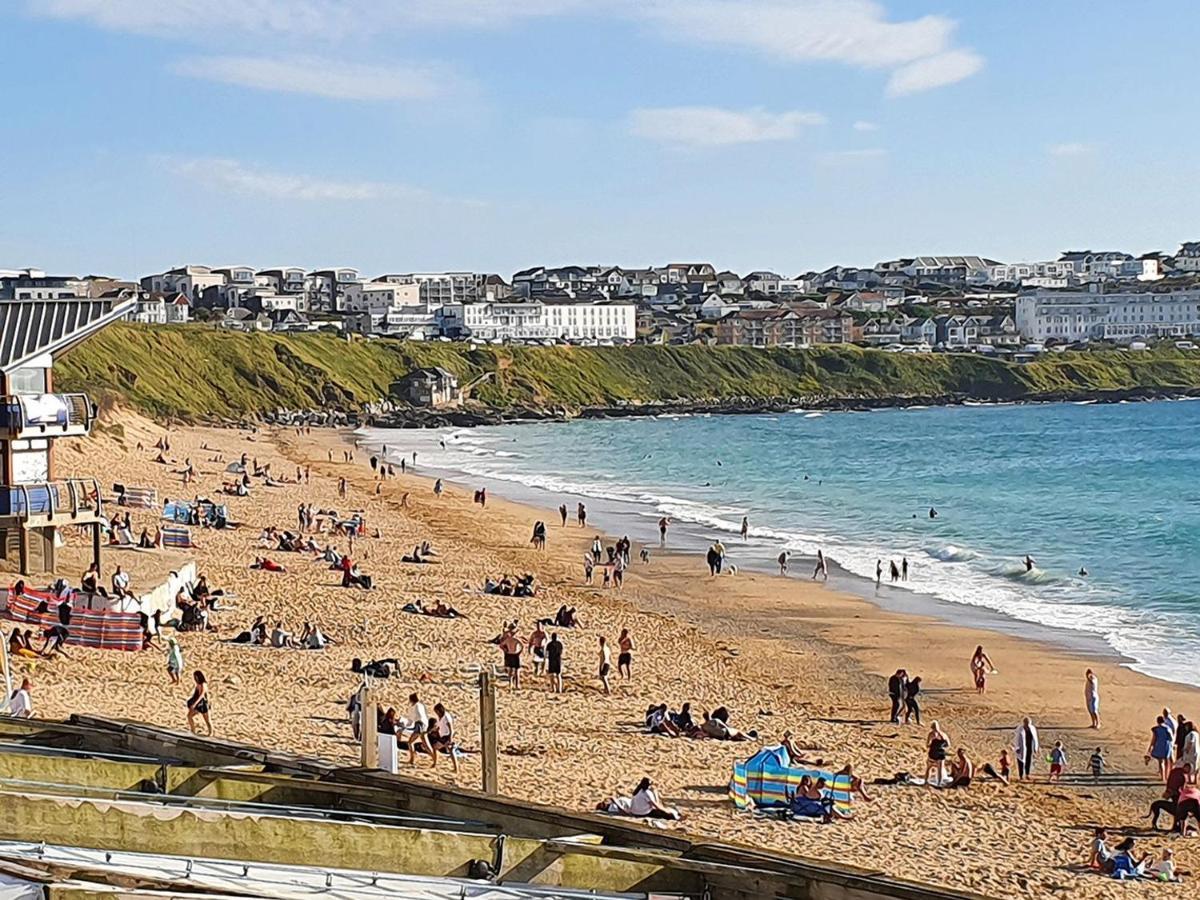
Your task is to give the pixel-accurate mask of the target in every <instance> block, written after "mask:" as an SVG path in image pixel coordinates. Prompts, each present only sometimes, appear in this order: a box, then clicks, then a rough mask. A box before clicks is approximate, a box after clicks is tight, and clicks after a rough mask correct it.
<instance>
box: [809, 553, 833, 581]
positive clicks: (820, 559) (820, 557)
mask: <svg viewBox="0 0 1200 900" xmlns="http://www.w3.org/2000/svg"><path fill="white" fill-rule="evenodd" d="M818 575H819V576H820V577H821V578H822V580H824V581H828V580H829V564H828V563H827V562H826V561H825V554H824V553H822V552H821V551H820V550H818V551H817V564H816V566H814V567H813V575H812V577H813V581H816V580H817V576H818Z"/></svg>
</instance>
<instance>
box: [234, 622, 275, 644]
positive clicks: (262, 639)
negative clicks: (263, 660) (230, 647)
mask: <svg viewBox="0 0 1200 900" xmlns="http://www.w3.org/2000/svg"><path fill="white" fill-rule="evenodd" d="M266 642H267V623H266V622H264V621H263V617H262V616H259V617H258V618H257V619H255V620H254V624H253V625H251V626H250V630H249V631H243V632H242V633H241V634H239V635H238V636H237V637H235V638H234V639H233V640H231V641H230V643H231V644H255V645H258V646H262V645H263V644H265V643H266Z"/></svg>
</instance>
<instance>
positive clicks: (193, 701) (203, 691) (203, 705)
mask: <svg viewBox="0 0 1200 900" xmlns="http://www.w3.org/2000/svg"><path fill="white" fill-rule="evenodd" d="M192 680H193V681H194V682H195V683H196V688H195V690H193V691H192V696H191V697H190V698H189V699H188V702H187V710H188V713H187V721H188V728H190V729H191V731H192V734H199V732H198V731H197V730H196V716H199V717H200V718H202V719H203V720H204V727H205V728H207V729H208V735H209V737H211V736H212V733H213V727H212V719H210V718H209V703H208V679H207V678H205V677H204V673H203V672H201V671H200V670H199V669H197V670H196V671H195V672H193V673H192Z"/></svg>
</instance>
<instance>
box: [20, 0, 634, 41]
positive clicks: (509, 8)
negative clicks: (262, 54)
mask: <svg viewBox="0 0 1200 900" xmlns="http://www.w3.org/2000/svg"><path fill="white" fill-rule="evenodd" d="M618 2H621V3H623V2H624V0H618ZM26 4H27V6H28V7H29V9H30V10H31V11H32V12H34V13H35V14H38V15H44V16H50V17H54V18H59V19H79V20H83V21H87V22H91V23H92V24H94V25H98V26H100V27H101V28H108V29H112V30H114V31H134V32H140V33H149V34H156V33H157V34H179V35H194V34H195V33H196V32H197V31H202V32H221V33H223V34H226V35H228V34H229V32H231V31H232V32H236V31H244V32H253V33H276V34H289V35H297V36H310V37H311V36H318V35H319V36H323V37H361V36H362V35H363V34H366V33H371V32H376V31H389V32H395V31H398V30H400V29H403V28H406V27H410V26H413V25H466V26H474V27H490V26H496V25H503V24H507V23H509V22H511V21H513V20H516V19H520V18H529V17H535V16H547V15H558V14H562V13H566V12H571V11H574V10H580V9H586V7H587V3H586V0H26Z"/></svg>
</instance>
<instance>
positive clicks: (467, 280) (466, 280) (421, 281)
mask: <svg viewBox="0 0 1200 900" xmlns="http://www.w3.org/2000/svg"><path fill="white" fill-rule="evenodd" d="M486 277H487V276H486V275H479V274H477V273H475V272H409V273H404V274H398V275H380V276H379V277H378V278H376V279H375V281H382V282H387V283H389V284H415V285H417V287H418V288H419V289H420V292H421V300H423V301H424V302H426V303H429V304H430V305H431V306H434V307H437V306H442V305H444V304H446V303H474V302H475V301H476V300H478V299H480V298H481V297H482V296H483V283H484V279H485V278H486Z"/></svg>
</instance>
